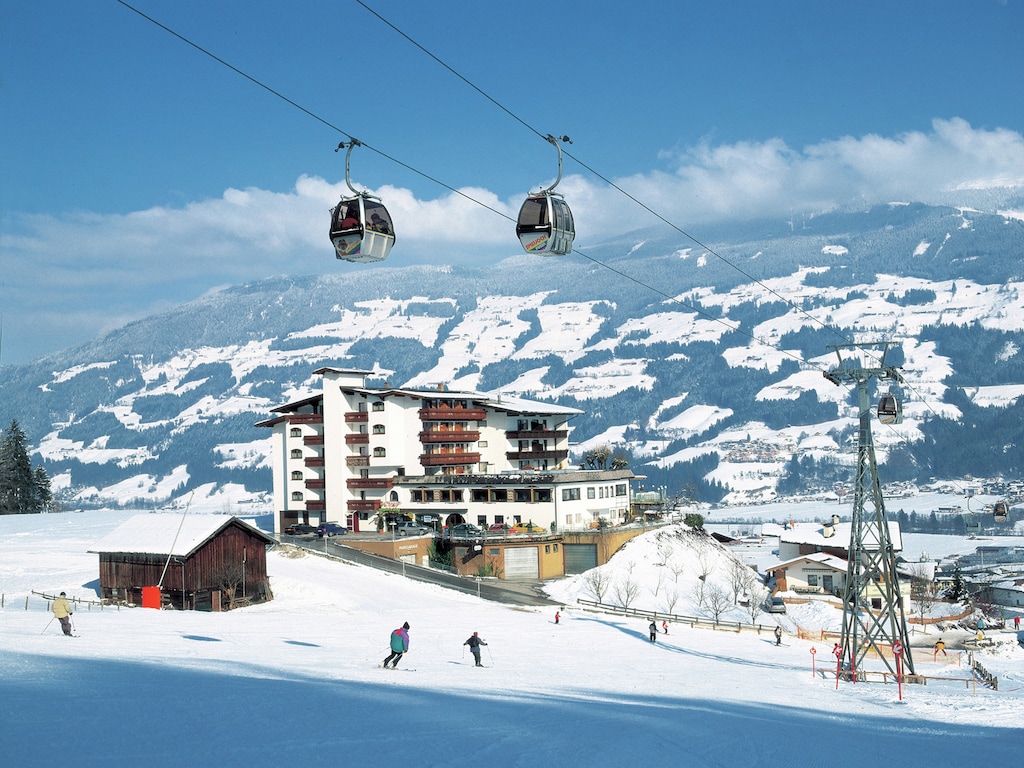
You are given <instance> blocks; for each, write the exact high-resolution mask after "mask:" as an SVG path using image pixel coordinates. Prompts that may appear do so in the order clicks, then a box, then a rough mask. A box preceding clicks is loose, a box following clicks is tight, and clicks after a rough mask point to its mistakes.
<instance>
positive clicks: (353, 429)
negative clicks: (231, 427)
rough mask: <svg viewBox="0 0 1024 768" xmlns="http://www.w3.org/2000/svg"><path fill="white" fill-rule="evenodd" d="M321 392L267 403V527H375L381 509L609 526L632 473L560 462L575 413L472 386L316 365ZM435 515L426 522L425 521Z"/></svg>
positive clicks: (452, 518)
mask: <svg viewBox="0 0 1024 768" xmlns="http://www.w3.org/2000/svg"><path fill="white" fill-rule="evenodd" d="M315 373H317V374H319V375H320V376H321V381H322V392H321V394H318V395H315V396H312V397H307V398H304V399H302V400H298V401H295V402H292V403H289V404H287V405H283V406H280V407H278V408H275V409H273V411H272V413H273V414H274V416H273V417H272V418H270V419H268V420H266V421H263V422H260V423H259V424H258V426H263V427H268V428H270V429H272V430H273V437H272V440H271V446H272V453H273V456H272V466H273V473H274V481H273V488H274V504H275V515H274V520H275V522H274V526H275V531H277V532H280V531H281V530H282V529H283V528H284V527H286V526H287V525H289V524H291V523H293V522H308V523H310V524H313V525H317V524H319V523H321V522H338V523H341V524H342V525H345V526H346V527H348V528H350V529H352V530H356V531H366V530H373V529H374V528H376V525H377V517H378V512H377V511H378V510H379V509H381V508H382V507H383V508H385V509H395V508H397V509H400V510H401V512H402V513H403V514H406V515H410V516H416V518H417V519H428V520H429V519H431V518H435V519H436V520H437V521H438V522H440V523H441V524H442V525H448V524H454V523H458V522H468V523H473V524H475V525H480V526H481V527H486V526H487V525H491V524H493V523H506V524H509V525H512V524H515V523H516V522H533V523H535V524H536V525H539V526H542V527H544V528H550V527H551V526H552V524H554V525H555V526H556V528H557V529H558V530H566V529H581V528H588V527H591V526H593V525H595V524H597V523H598V521H599V520H604V521H605V522H607V523H611V524H615V523H617V522H620V521H621V520H622V519H624V518H625V516H626V515H627V514H628V512H629V502H630V497H631V488H630V482H629V481H630V479H632V478H633V474H632V472H630V471H629V470H589V471H588V470H579V469H569V467H568V462H569V424H568V422H569V419H570V418H572V417H573V416H576V415H579V414H581V413H582V411H579V410H577V409H574V408H564V407H559V406H555V405H552V404H549V403H543V402H536V401H529V400H521V399H511V400H510V399H506V398H492V397H491V396H489V395H485V394H481V393H476V392H449V391H447V390H445V389H443V388H439V389H437V390H408V389H393V388H390V387H387V386H386V385H385V386H384V387H367V385H366V378H367V376H369V375H370V373H371V372H370V371H364V370H354V369H352V370H345V369H336V368H322V369H319V370H318V371H316V372H315ZM430 521H432V520H430Z"/></svg>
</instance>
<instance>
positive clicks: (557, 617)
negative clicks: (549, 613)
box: [555, 611, 562, 624]
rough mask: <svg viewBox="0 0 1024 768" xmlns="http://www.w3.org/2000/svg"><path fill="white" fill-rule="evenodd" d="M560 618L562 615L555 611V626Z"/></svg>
mask: <svg viewBox="0 0 1024 768" xmlns="http://www.w3.org/2000/svg"><path fill="white" fill-rule="evenodd" d="M560 618H562V615H561V614H560V613H559V612H558V611H555V624H557V623H558V620H559V619H560Z"/></svg>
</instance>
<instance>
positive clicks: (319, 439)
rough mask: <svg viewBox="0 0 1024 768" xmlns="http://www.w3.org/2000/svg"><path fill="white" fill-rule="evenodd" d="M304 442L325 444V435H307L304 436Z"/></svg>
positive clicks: (307, 443) (306, 443)
mask: <svg viewBox="0 0 1024 768" xmlns="http://www.w3.org/2000/svg"><path fill="white" fill-rule="evenodd" d="M302 444H303V445H323V444H324V436H323V435H306V436H305V437H304V438H302Z"/></svg>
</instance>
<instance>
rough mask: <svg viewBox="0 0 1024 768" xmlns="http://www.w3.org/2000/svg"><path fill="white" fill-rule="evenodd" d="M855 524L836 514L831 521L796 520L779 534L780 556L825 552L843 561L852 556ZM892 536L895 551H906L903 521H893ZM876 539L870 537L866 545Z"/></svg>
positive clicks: (890, 533)
mask: <svg viewBox="0 0 1024 768" xmlns="http://www.w3.org/2000/svg"><path fill="white" fill-rule="evenodd" d="M850 529H851V523H841V522H839V519H838V518H837V517H833V518H832V520H830V521H829V522H827V523H795V524H794V525H793V526H792V527H790V528H787V529H786V530H784V531H782V532H780V534H779V558H780V559H782V560H792V559H793V558H796V557H800V556H801V555H812V554H816V553H819V552H823V553H825V554H827V555H833V556H835V557H838V558H840V559H842V560H847V559H848V558H849V549H850ZM889 539H890V540H891V541H892V547H893V551H894V552H902V551H903V537H902V535H901V533H900V524H899V523H897V522H895V521H893V520H890V521H889ZM873 543H874V542H873V541H871V540H866V541H865V542H864V544H865V546H867V547H870V546H871V545H872V544H873Z"/></svg>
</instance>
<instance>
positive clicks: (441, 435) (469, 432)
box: [419, 429, 480, 445]
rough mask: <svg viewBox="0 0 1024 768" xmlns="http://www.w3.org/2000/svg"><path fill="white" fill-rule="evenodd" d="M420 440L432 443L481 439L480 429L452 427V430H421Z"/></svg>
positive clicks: (466, 441) (468, 441)
mask: <svg viewBox="0 0 1024 768" xmlns="http://www.w3.org/2000/svg"><path fill="white" fill-rule="evenodd" d="M419 437H420V442H421V443H425V444H427V443H429V444H431V445H433V444H436V443H475V442H476V441H477V440H479V439H480V430H478V429H450V430H447V431H445V430H440V429H438V430H434V429H430V430H426V431H425V432H420V435H419Z"/></svg>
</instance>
